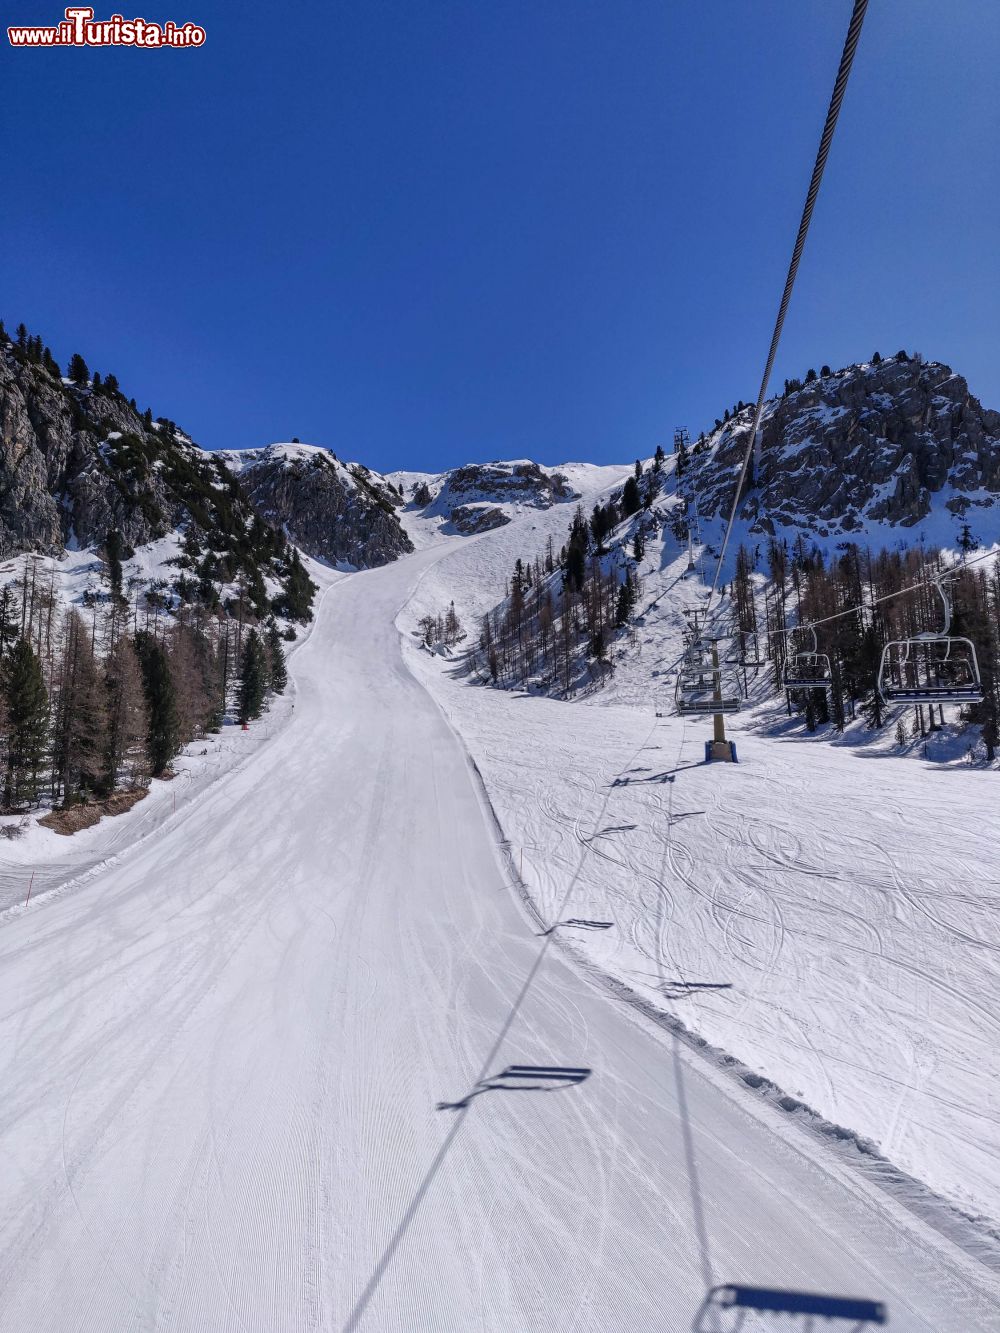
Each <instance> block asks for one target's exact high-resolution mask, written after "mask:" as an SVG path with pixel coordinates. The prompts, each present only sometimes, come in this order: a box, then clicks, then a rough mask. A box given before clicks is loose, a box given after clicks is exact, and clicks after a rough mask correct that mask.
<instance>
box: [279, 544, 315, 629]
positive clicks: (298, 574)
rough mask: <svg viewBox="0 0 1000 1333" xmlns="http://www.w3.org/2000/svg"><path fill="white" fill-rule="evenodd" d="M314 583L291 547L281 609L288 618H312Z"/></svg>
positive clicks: (297, 554) (296, 552)
mask: <svg viewBox="0 0 1000 1333" xmlns="http://www.w3.org/2000/svg"><path fill="white" fill-rule="evenodd" d="M315 591H316V585H315V583H313V581H312V579H311V578H310V577H309V575H308V574H307V573H306V571H305V567H304V566H303V564H302V561H301V559H300V558H299V553H298V551H297V550H296V549H295V547H294V546H293V547H292V554H291V557H290V559H289V561H288V576H287V579H286V581H285V596H284V599H283V609H284V611H285V613H286V614H287V616H288V618H289V619H290V620H312V601H313V594H314V593H315Z"/></svg>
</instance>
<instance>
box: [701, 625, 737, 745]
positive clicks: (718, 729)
mask: <svg viewBox="0 0 1000 1333" xmlns="http://www.w3.org/2000/svg"><path fill="white" fill-rule="evenodd" d="M712 698H713V700H714V701H715V702H716V703H717V704H718V705H719V711H718V712H717V713H713V714H712V740H711V742H708V741H706V742H705V758H706V759H709V760H711V761H712V762H721V763H724V764H733V763H735V762H736V747H735V746H734V745H733V743H732V741H729V740H726V715H725V713H724V712H723V711H722V702H723V701H722V667H721V666H720V664H719V641H718V639H713V640H712Z"/></svg>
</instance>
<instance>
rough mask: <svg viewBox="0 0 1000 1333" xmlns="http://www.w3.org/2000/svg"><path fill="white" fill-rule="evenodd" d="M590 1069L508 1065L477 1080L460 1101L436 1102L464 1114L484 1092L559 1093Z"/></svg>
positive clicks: (560, 1066) (445, 1109)
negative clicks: (473, 1100) (470, 1104)
mask: <svg viewBox="0 0 1000 1333" xmlns="http://www.w3.org/2000/svg"><path fill="white" fill-rule="evenodd" d="M590 1074H591V1071H590V1070H589V1069H581V1068H573V1067H572V1066H569V1065H508V1066H507V1068H506V1069H504V1070H503V1071H502V1072H501V1073H499V1074H492V1075H490V1077H489V1078H484V1079H480V1081H479V1082H478V1083H477V1084H476V1086H475V1087H474V1088H473V1089H472V1091H471V1092H470V1093H468V1094H467V1095H466V1096H465V1097H463V1098H462V1100H461V1101H460V1102H438V1104H437V1109H438V1110H439V1111H464V1110H465V1108H466V1107H467V1106H468V1105H469V1103H470V1102H471V1101H472V1099H473V1097H478V1096H479V1095H480V1093H483V1092H558V1091H559V1089H560V1088H571V1087H573V1086H574V1085H575V1084H577V1083H582V1082H583V1081H584V1079H587V1078H589V1077H590Z"/></svg>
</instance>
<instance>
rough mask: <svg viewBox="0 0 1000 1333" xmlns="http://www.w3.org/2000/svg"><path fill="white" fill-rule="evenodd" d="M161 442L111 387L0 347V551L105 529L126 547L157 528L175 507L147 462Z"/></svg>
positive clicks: (59, 544) (164, 526)
mask: <svg viewBox="0 0 1000 1333" xmlns="http://www.w3.org/2000/svg"><path fill="white" fill-rule="evenodd" d="M161 429H162V428H161ZM164 438H165V434H164ZM160 447H161V446H160V442H159V438H158V434H157V432H156V431H153V432H147V431H146V430H145V428H144V425H143V421H142V418H141V417H139V416H138V414H137V413H136V412H134V411H133V410H132V408H131V407H130V406H129V404H128V403H127V402H126V400H125V399H124V398H122V397H121V395H120V394H117V393H101V392H97V393H95V392H93V391H92V390H91V389H90V388H80V387H77V386H73V385H70V384H68V382H66V381H61V380H58V379H56V378H55V376H54V375H52V374H50V373H49V372H48V371H47V370H46V369H45V368H44V367H42V366H40V365H37V364H31V363H29V362H27V361H25V360H23V359H20V358H19V357H18V356H17V355H16V354H15V351H14V349H13V348H12V347H10V346H9V345H3V346H0V552H2V553H3V554H4V555H7V554H10V553H11V552H14V551H23V550H32V551H40V552H43V553H46V554H55V553H58V552H59V551H61V550H62V549H64V547H65V546H66V544H67V543H68V542H71V541H73V540H74V539H75V540H76V541H78V542H79V543H80V544H81V545H91V544H97V543H100V542H102V541H104V539H105V537H106V535H107V533H108V530H109V529H111V528H117V529H118V530H119V531H120V532H121V534H122V537H123V538H124V540H125V541H126V542H127V543H129V544H130V545H132V546H138V545H140V544H141V543H143V542H147V541H151V540H152V539H153V538H154V537H157V536H161V535H162V534H163V533H164V532H166V531H167V530H168V529H169V528H170V527H172V526H173V525H174V524H175V523H176V522H177V521H178V519H179V516H180V514H181V512H182V510H183V506H182V505H181V504H179V503H178V501H177V498H176V497H174V496H172V495H171V494H170V488H169V486H168V484H167V482H166V480H165V478H164V476H163V475H161V474H160V472H159V470H158V469H156V468H154V466H153V462H154V459H155V456H156V454H157V453H158V452H159V450H160Z"/></svg>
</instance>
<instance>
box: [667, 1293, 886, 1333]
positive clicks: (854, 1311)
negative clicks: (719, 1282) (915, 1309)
mask: <svg viewBox="0 0 1000 1333" xmlns="http://www.w3.org/2000/svg"><path fill="white" fill-rule="evenodd" d="M748 1310H749V1311H754V1312H755V1313H758V1314H780V1315H799V1316H801V1317H802V1319H801V1321H800V1320H799V1319H795V1320H794V1322H793V1323H792V1324H790V1325H789V1324H786V1323H784V1322H783V1324H782V1327H787V1328H788V1329H789V1333H791V1329H792V1328H795V1329H798V1330H801V1333H811V1331H812V1329H813V1327H814V1323H815V1321H816V1320H817V1319H822V1320H823V1327H824V1328H826V1327H827V1322H826V1321H827V1320H831V1319H833V1320H837V1321H839V1322H846V1323H848V1324H850V1326H851V1328H850V1330H849V1331H848V1330H845V1333H861V1330H862V1329H866V1328H873V1327H875V1326H876V1325H879V1326H881V1325H883V1324H885V1323H887V1322H888V1318H889V1316H888V1312H887V1310H886V1308H885V1306H884V1305H883V1304H882V1302H881V1301H871V1300H867V1299H866V1298H864V1297H861V1296H826V1295H823V1294H821V1293H819V1292H814V1291H789V1290H785V1289H784V1288H780V1287H748V1286H742V1285H739V1284H736V1283H730V1284H727V1285H726V1286H721V1287H712V1289H711V1290H710V1291H709V1292H708V1294H707V1295H706V1297H705V1299H704V1301H703V1302H702V1304H701V1308H700V1309H699V1311H698V1313H697V1314H696V1315H695V1319H694V1323H693V1324H692V1325H691V1330H692V1333H739V1330H740V1329H741V1328H742V1327H743V1325H744V1323H745V1322H746V1317H747V1311H748ZM831 1333H832V1330H831Z"/></svg>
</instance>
